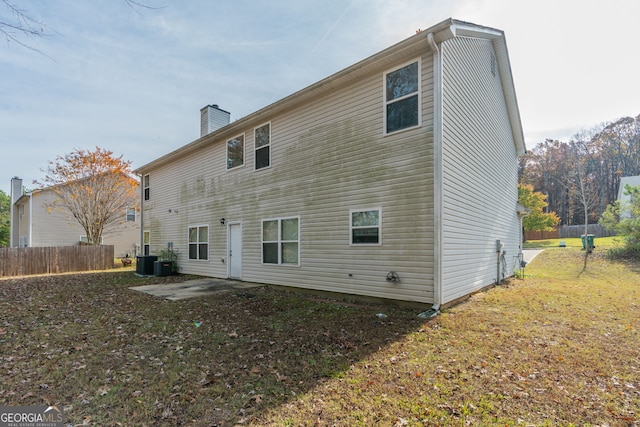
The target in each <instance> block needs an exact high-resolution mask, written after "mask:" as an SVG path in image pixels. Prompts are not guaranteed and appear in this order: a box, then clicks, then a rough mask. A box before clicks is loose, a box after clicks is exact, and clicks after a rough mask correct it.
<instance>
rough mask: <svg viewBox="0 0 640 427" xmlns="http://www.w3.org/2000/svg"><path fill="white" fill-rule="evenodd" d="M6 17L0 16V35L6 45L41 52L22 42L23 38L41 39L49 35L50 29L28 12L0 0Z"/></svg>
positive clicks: (5, 0) (7, 0)
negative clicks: (9, 44)
mask: <svg viewBox="0 0 640 427" xmlns="http://www.w3.org/2000/svg"><path fill="white" fill-rule="evenodd" d="M0 1H2V5H3V6H4V12H5V13H6V15H0V34H1V35H2V36H3V37H4V38H5V39H6V41H7V43H16V44H18V45H20V46H22V47H25V48H27V49H31V50H33V51H35V52H38V53H40V54H42V52H41V51H40V50H38V49H36V48H34V47H33V46H31V45H30V44H28V43H26V42H25V41H23V38H24V37H27V38H29V37H43V36H47V35H50V34H51V29H50V28H49V27H48V26H47V25H46V24H45V23H44V22H43V21H41V20H39V19H37V18H34V17H33V16H32V15H31V14H30V13H29V12H28V11H26V10H24V9H20V8H19V7H18V6H16V5H14V4H13V3H11V2H10V1H9V0H0Z"/></svg>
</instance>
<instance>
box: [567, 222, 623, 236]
mask: <svg viewBox="0 0 640 427" xmlns="http://www.w3.org/2000/svg"><path fill="white" fill-rule="evenodd" d="M587 227H588V228H587V230H588V231H587V234H593V235H594V236H595V237H609V236H615V235H616V233H614V232H613V231H609V230H607V229H606V228H604V227H603V226H601V225H600V224H589V225H588V226H587ZM583 234H584V225H563V226H562V227H561V228H560V238H561V239H566V238H569V237H580V236H582V235H583Z"/></svg>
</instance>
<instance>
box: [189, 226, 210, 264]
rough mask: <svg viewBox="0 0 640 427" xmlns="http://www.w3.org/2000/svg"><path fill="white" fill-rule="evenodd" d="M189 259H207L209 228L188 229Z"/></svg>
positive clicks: (194, 227) (193, 227)
mask: <svg viewBox="0 0 640 427" xmlns="http://www.w3.org/2000/svg"><path fill="white" fill-rule="evenodd" d="M189 259H209V226H208V225H198V226H191V227H189Z"/></svg>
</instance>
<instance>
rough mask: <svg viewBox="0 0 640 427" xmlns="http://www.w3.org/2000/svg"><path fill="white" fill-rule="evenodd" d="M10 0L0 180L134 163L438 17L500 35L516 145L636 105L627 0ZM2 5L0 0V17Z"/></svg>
mask: <svg viewBox="0 0 640 427" xmlns="http://www.w3.org/2000/svg"><path fill="white" fill-rule="evenodd" d="M138 2H140V3H144V4H146V5H149V6H154V7H161V8H159V9H143V8H131V7H130V6H129V5H127V3H126V2H125V1H124V0H92V1H82V0H57V1H48V0H15V1H14V3H17V4H19V7H20V8H21V9H23V10H25V11H26V12H27V13H28V14H30V15H31V16H33V17H35V18H37V19H39V20H41V21H42V22H44V23H45V24H46V25H47V26H48V27H49V28H50V30H49V35H47V36H46V37H42V38H23V39H22V40H23V41H24V42H25V43H27V44H29V45H30V46H31V47H33V48H35V49H38V50H39V51H41V52H42V53H43V54H44V55H42V54H39V53H36V52H34V51H32V50H28V49H25V48H24V47H22V46H19V45H17V44H15V43H11V42H8V43H7V42H5V40H2V41H3V43H0V148H1V150H0V153H1V154H0V190H3V191H4V192H5V193H7V194H8V193H9V189H10V180H11V178H12V177H13V176H19V177H21V178H22V179H23V180H24V184H25V185H26V186H28V187H33V185H32V181H33V180H34V179H37V180H41V179H42V178H43V172H42V170H43V169H45V168H46V167H47V164H48V162H49V161H52V160H55V158H56V157H57V156H62V155H64V154H67V153H69V152H71V151H73V150H74V149H76V148H82V149H89V150H92V149H94V148H95V147H96V146H99V147H102V148H105V149H109V150H111V151H113V152H114V154H115V155H116V156H120V155H122V156H123V158H124V159H125V160H129V161H131V162H132V166H133V168H136V167H139V166H142V165H144V164H145V163H148V162H150V161H152V160H154V159H155V158H157V157H159V156H161V155H164V154H166V153H168V152H170V151H172V150H175V149H176V148H179V147H181V146H182V145H185V144H187V143H189V142H191V141H193V140H194V139H196V138H198V137H199V130H200V127H199V126H200V124H199V120H200V116H199V114H200V108H202V107H203V106H205V105H207V104H218V105H219V106H220V108H222V109H225V110H227V111H230V112H231V120H236V119H239V118H241V117H243V116H245V115H248V114H250V113H252V112H254V111H256V110H257V109H259V108H262V107H264V106H266V105H269V104H271V103H272V102H275V101H277V100H279V99H281V98H283V97H285V96H287V95H289V94H291V93H293V92H295V91H297V90H299V89H302V88H304V87H306V86H308V85H310V84H312V83H314V82H316V81H318V80H321V79H322V78H324V77H327V76H329V75H331V74H333V73H335V72H337V71H339V70H341V69H343V68H345V67H347V66H349V65H352V64H353V63H355V62H357V61H359V60H362V59H364V58H366V57H368V56H370V55H372V54H374V53H376V52H378V51H380V50H382V49H384V48H386V47H388V46H391V45H392V44H395V43H397V42H399V41H401V40H403V39H405V38H407V37H409V36H411V35H413V34H415V32H416V30H417V29H420V28H421V29H426V28H428V27H430V26H432V25H434V24H436V23H438V22H440V21H442V20H444V19H447V18H450V17H453V18H456V19H461V20H465V21H469V22H473V23H476V24H480V25H485V26H489V27H494V28H498V29H500V30H503V31H504V32H505V35H506V38H507V45H508V48H509V55H510V58H511V67H512V71H513V76H514V81H515V86H516V91H517V97H518V103H519V106H520V113H521V116H522V123H523V128H524V132H525V139H526V142H527V146H528V147H533V146H534V145H535V144H536V143H538V142H541V141H543V140H544V139H545V138H556V139H564V140H567V139H569V138H570V137H571V136H572V135H573V134H575V133H577V132H579V131H580V130H583V129H588V128H591V127H592V126H595V125H597V124H599V123H601V122H605V121H613V120H615V119H617V118H619V117H622V116H630V115H634V116H635V115H638V114H640V84H638V80H637V75H638V71H639V65H640V59H639V57H638V55H637V43H638V40H639V39H638V35H637V30H636V27H637V19H638V17H639V16H640V2H638V1H637V0H611V1H608V2H603V1H592V0H554V1H550V0H536V1H528V0H519V1H513V0H393V1H389V0H385V1H383V0H322V1H320V0H317V1H311V0H254V1H250V0H216V1H213V0H138ZM6 15H7V11H6V9H5V8H4V5H3V4H0V17H5V16H6Z"/></svg>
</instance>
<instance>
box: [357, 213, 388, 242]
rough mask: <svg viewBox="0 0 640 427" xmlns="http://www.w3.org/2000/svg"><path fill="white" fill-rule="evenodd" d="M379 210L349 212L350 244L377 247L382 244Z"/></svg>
mask: <svg viewBox="0 0 640 427" xmlns="http://www.w3.org/2000/svg"><path fill="white" fill-rule="evenodd" d="M381 218H382V212H381V209H380V208H373V209H359V210H355V209H354V210H351V227H350V228H351V244H352V245H379V244H381V243H382V233H380V224H381V223H382V222H381Z"/></svg>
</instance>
